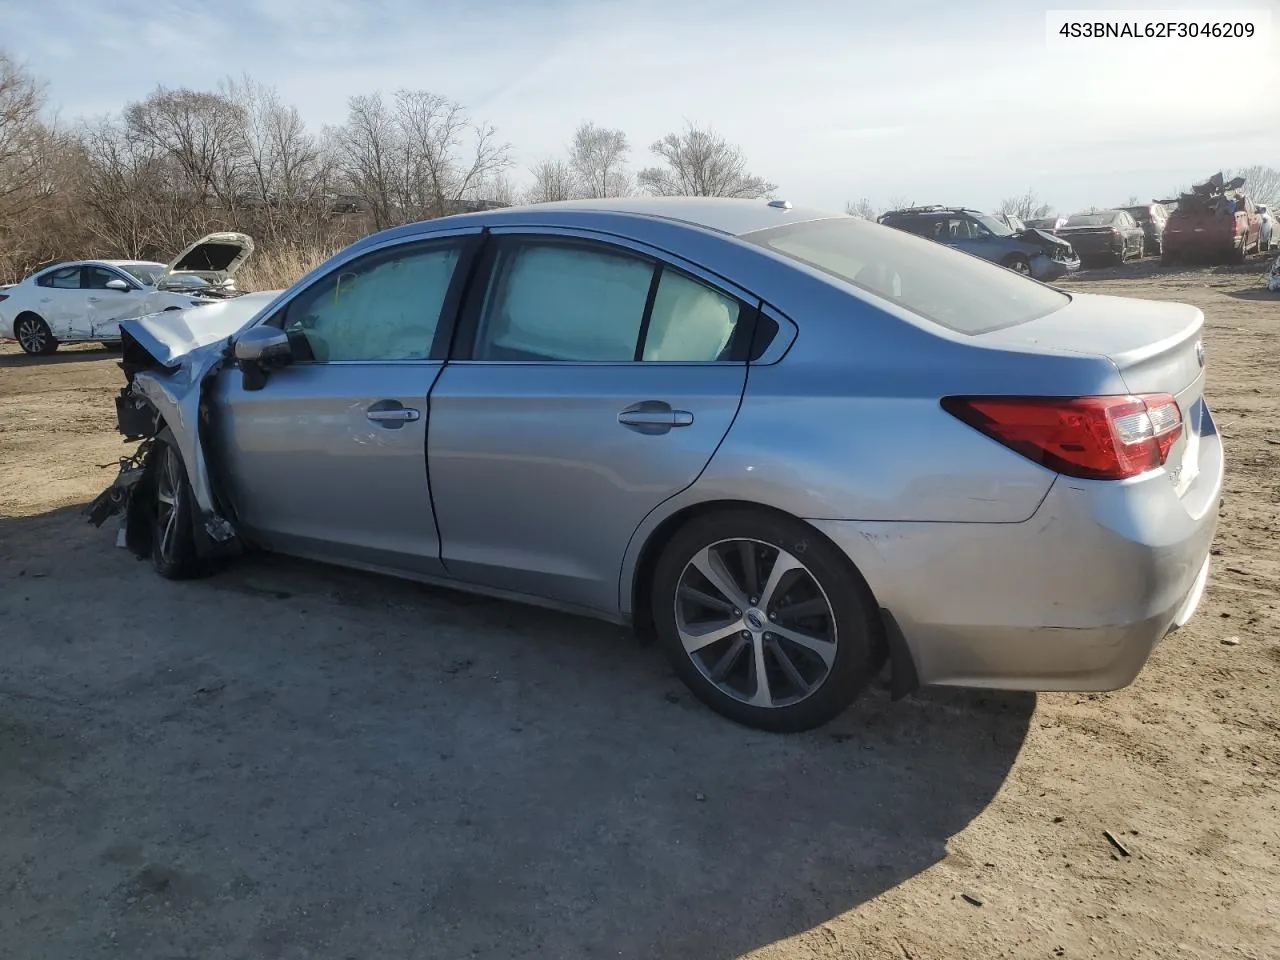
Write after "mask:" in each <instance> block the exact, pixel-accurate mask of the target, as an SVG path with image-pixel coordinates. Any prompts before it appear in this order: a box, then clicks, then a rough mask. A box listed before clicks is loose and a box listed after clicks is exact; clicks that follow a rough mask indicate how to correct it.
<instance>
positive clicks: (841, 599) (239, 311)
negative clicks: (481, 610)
mask: <svg viewBox="0 0 1280 960" xmlns="http://www.w3.org/2000/svg"><path fill="white" fill-rule="evenodd" d="M1203 324H1204V317H1203V315H1202V314H1201V312H1200V311H1199V310H1197V309H1195V308H1193V307H1190V306H1185V305H1181V304H1171V303H1153V302H1146V301H1140V300H1131V299H1117V298H1112V297H1103V296H1092V295H1088V294H1068V293H1064V292H1062V291H1059V290H1057V289H1055V288H1053V287H1050V286H1046V285H1044V284H1041V283H1038V282H1036V281H1034V280H1031V279H1028V278H1025V277H1022V276H1019V275H1018V274H1016V273H1014V272H1012V271H1009V270H1006V269H1004V268H1002V267H999V266H996V265H993V264H990V263H986V262H984V261H982V260H979V259H977V258H975V257H971V256H968V255H966V254H964V253H959V252H957V251H954V250H950V249H948V248H946V247H944V246H941V245H939V244H935V243H932V242H930V241H928V240H924V239H921V238H919V237H914V236H911V235H910V234H907V233H903V232H901V231H898V230H893V229H890V228H888V227H882V226H879V225H877V224H874V223H868V222H866V221H862V220H858V219H855V218H852V217H848V216H843V215H833V214H827V213H822V212H819V211H813V210H801V209H795V208H792V207H791V205H790V204H787V203H785V202H780V201H771V202H766V201H763V200H761V201H750V200H710V199H688V198H673V199H663V200H657V199H627V200H600V201H575V202H569V203H556V204H544V205H538V206H529V207H523V208H508V209H503V210H494V211H486V212H484V213H478V214H468V215H463V216H455V217H447V218H444V219H441V220H433V221H430V222H427V223H419V224H413V225H410V226H406V227H400V228H396V229H393V230H389V231H386V232H383V233H379V234H376V235H374V236H371V237H368V238H366V239H364V240H362V241H360V242H358V243H356V244H355V245H353V246H352V247H350V248H349V249H347V250H345V251H344V252H342V253H340V254H338V255H337V256H335V257H334V258H333V259H332V260H330V261H329V262H328V263H325V264H324V265H323V266H321V267H320V268H318V269H317V270H315V271H313V272H312V273H311V274H309V275H307V276H306V277H304V278H303V279H302V280H300V281H299V282H298V283H296V284H295V285H294V286H293V287H291V288H290V289H288V290H286V291H283V292H281V293H269V294H254V295H247V296H244V297H240V298H237V299H235V300H231V301H228V302H226V303H221V304H215V305H211V306H204V307H200V308H199V309H198V310H191V311H185V312H183V313H180V314H170V315H159V316H152V317H146V318H142V319H139V320H134V321H128V322H126V323H124V324H123V334H124V355H123V364H122V365H123V367H124V369H125V372H126V376H127V378H128V384H127V386H126V387H125V388H124V389H123V390H122V391H121V394H120V397H119V398H118V400H117V415H118V418H119V423H120V429H121V431H122V432H123V433H125V434H126V436H128V437H131V438H134V439H138V440H141V441H142V443H141V444H140V446H139V448H138V452H137V455H136V456H135V457H133V458H132V459H131V460H129V461H127V462H125V463H124V464H123V465H122V469H121V472H120V475H119V477H118V478H117V480H116V481H115V482H114V483H113V485H112V486H111V487H110V488H109V489H108V490H106V491H104V492H103V494H102V495H101V497H99V499H98V501H96V502H95V504H94V506H93V508H92V511H91V514H92V516H91V519H92V520H93V521H94V522H96V523H99V524H101V523H102V522H104V520H105V519H106V517H108V516H110V515H112V514H113V513H120V512H123V518H122V521H121V533H120V538H121V541H122V542H123V543H124V544H125V545H127V546H129V547H130V548H132V549H133V550H134V551H135V552H136V553H138V554H139V555H142V556H150V558H151V560H152V562H153V564H154V566H155V568H156V569H157V570H158V571H159V572H160V574H162V575H163V576H166V577H190V576H194V575H197V574H203V573H207V572H209V571H210V570H211V569H213V568H214V566H215V565H216V563H217V562H218V561H220V560H221V559H222V558H225V557H227V556H230V555H233V554H235V553H238V552H239V551H242V550H245V549H264V550H270V551H279V552H281V553H286V554H293V555H297V556H304V557H311V558H318V559H322V560H327V561H331V562H334V563H339V564H345V565H349V566H352V567H359V568H364V569H368V570H376V571H383V572H386V573H390V574H395V575H399V576H404V577H410V578H414V579H417V580H421V581H424V582H427V583H437V584H447V585H449V586H453V587H461V588H463V589H468V590H473V591H476V592H479V593H485V594H491V595H494V596H499V597H507V598H511V599H517V600H523V601H527V602H530V603H537V604H544V605H549V606H554V607H557V608H561V609H565V610H570V611H576V612H579V613H583V614H587V615H589V616H594V617H601V618H604V619H607V620H612V621H616V622H620V623H630V624H633V625H635V626H636V628H637V629H638V630H639V631H641V632H642V633H644V634H648V635H651V636H655V637H656V638H657V639H658V641H659V642H660V643H661V645H662V646H663V647H664V648H665V650H666V652H667V654H668V655H669V656H670V658H671V661H672V663H673V664H674V665H675V669H676V671H677V672H678V673H679V675H680V676H681V677H682V678H683V680H684V681H685V682H686V683H687V684H688V685H689V687H690V688H691V689H692V690H693V692H694V693H695V694H696V695H697V696H698V697H700V698H701V699H702V700H703V701H704V702H705V703H706V704H708V705H709V706H710V707H712V708H713V709H715V710H717V711H719V712H720V713H722V714H724V715H725V716H727V717H730V718H732V719H733V720H736V721H738V722H741V723H744V724H749V725H751V726H755V727H760V728H765V729H770V730H780V731H794V730H802V729H807V728H812V727H814V726H817V725H819V724H822V723H824V722H826V721H828V720H830V719H831V718H832V717H834V716H836V715H837V714H838V713H839V712H841V711H842V710H843V709H844V708H845V707H846V706H847V705H848V704H849V703H850V702H851V701H852V700H853V699H854V698H855V697H856V696H857V695H858V693H859V692H860V691H861V690H863V688H864V687H865V686H866V685H867V684H868V682H869V681H871V680H872V679H873V678H874V677H875V675H876V674H877V673H878V671H879V670H880V669H881V668H882V666H883V665H884V663H885V661H886V660H887V661H888V662H889V664H890V684H891V689H892V691H893V693H894V695H895V696H901V695H904V694H906V693H908V692H910V691H911V690H912V689H914V688H916V687H917V686H919V685H924V684H954V685H965V686H982V687H998V688H1006V689H1020V690H1107V689H1114V688H1117V687H1120V686H1123V685H1125V684H1128V683H1129V682H1131V681H1132V680H1133V679H1134V678H1135V676H1136V675H1137V674H1138V672H1139V671H1140V670H1141V669H1142V667H1143V665H1144V663H1145V662H1146V660H1147V657H1148V655H1149V654H1150V652H1151V650H1152V648H1153V647H1154V646H1155V645H1156V644H1157V643H1158V642H1159V641H1160V640H1161V638H1162V637H1164V636H1165V635H1166V634H1167V633H1168V632H1169V631H1170V630H1172V629H1174V628H1176V627H1178V626H1180V625H1181V624H1183V623H1185V622H1186V621H1187V620H1188V619H1189V618H1190V616H1191V615H1192V613H1193V612H1194V611H1195V609H1196V606H1197V604H1198V603H1199V600H1200V596H1201V594H1202V592H1203V590H1204V585H1205V580H1206V577H1207V575H1208V570H1209V552H1210V543H1211V541H1212V539H1213V536H1214V530H1215V526H1216V523H1217V515H1218V498H1219V492H1220V490H1221V487H1222V482H1223V453H1222V445H1221V442H1220V440H1219V436H1218V432H1217V429H1216V428H1215V425H1214V420H1213V417H1212V415H1211V414H1210V412H1209V408H1208V406H1207V405H1206V404H1205V401H1204V398H1203V395H1202V392H1203V387H1204V382H1205V374H1204V350H1203V347H1202V345H1201V339H1200V338H1201V332H1202V327H1203Z"/></svg>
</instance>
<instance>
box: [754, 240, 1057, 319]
mask: <svg viewBox="0 0 1280 960" xmlns="http://www.w3.org/2000/svg"><path fill="white" fill-rule="evenodd" d="M740 239H742V240H745V241H747V242H750V243H754V244H756V245H758V246H761V247H763V248H765V249H767V250H772V251H773V252H775V253H778V254H781V255H782V256H784V257H787V258H789V259H792V260H795V261H797V262H799V263H803V264H806V265H807V266H810V267H813V268H815V269H817V270H820V271H822V272H823V273H826V274H828V275H829V276H832V277H835V278H837V279H839V280H843V281H845V282H846V283H850V284H852V285H853V286H855V287H857V288H859V289H861V290H865V291H867V292H868V293H873V294H875V295H876V296H878V297H882V298H883V299H885V300H888V301H890V302H892V303H894V304H897V305H898V306H900V307H902V308H904V309H906V310H908V311H910V312H911V313H914V314H916V315H917V316H919V317H922V318H924V319H925V320H928V321H930V322H932V323H935V324H937V325H938V326H941V327H945V328H946V329H948V330H952V331H954V332H956V333H960V334H966V335H969V336H976V335H978V334H981V333H989V332H991V331H993V330H1002V329H1005V328H1007V327H1012V326H1016V325H1018V324H1020V323H1026V322H1028V321H1030V320H1035V319H1036V318H1038V317H1043V316H1045V315H1047V314H1050V313H1053V312H1054V311H1055V310H1059V309H1061V308H1062V307H1064V306H1066V305H1067V304H1068V303H1070V302H1071V298H1070V297H1068V296H1067V295H1066V294H1064V293H1061V292H1060V291H1058V290H1055V289H1054V288H1052V287H1049V286H1046V285H1044V284H1042V283H1038V282H1036V281H1035V280H1031V279H1028V278H1026V277H1023V276H1021V275H1020V274H1018V273H1015V272H1014V271H1012V270H1008V269H1006V268H1004V267H1001V266H998V265H996V264H993V263H990V262H988V261H986V260H982V259H980V258H978V257H975V256H970V255H969V254H967V253H962V252H960V251H958V250H954V249H952V248H950V247H947V246H944V245H942V244H938V243H934V242H933V241H931V240H925V239H922V238H921V237H916V236H913V235H911V234H910V233H906V232H903V231H901V230H894V229H886V228H885V227H884V226H881V225H878V224H873V223H868V222H866V221H863V220H858V219H856V218H854V217H848V218H843V217H836V218H832V219H829V220H813V221H809V222H808V223H797V224H789V225H787V226H784V227H772V228H770V229H768V230H760V231H757V232H755V233H748V234H745V235H743V236H742V237H741V238H740Z"/></svg>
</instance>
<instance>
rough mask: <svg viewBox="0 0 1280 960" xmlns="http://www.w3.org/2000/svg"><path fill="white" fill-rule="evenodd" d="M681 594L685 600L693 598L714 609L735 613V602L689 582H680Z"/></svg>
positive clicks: (695, 601)
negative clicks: (723, 598)
mask: <svg viewBox="0 0 1280 960" xmlns="http://www.w3.org/2000/svg"><path fill="white" fill-rule="evenodd" d="M680 596H681V597H682V598H683V599H685V600H692V601H693V602H694V603H700V604H702V606H704V607H709V608H711V609H712V610H723V611H724V612H725V613H733V610H734V607H733V604H732V603H730V602H729V601H728V600H722V599H721V598H720V597H715V596H712V595H711V594H709V593H707V592H706V591H705V590H699V589H698V588H697V587H691V586H689V584H687V583H681V584H680Z"/></svg>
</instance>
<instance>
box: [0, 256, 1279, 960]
mask: <svg viewBox="0 0 1280 960" xmlns="http://www.w3.org/2000/svg"><path fill="white" fill-rule="evenodd" d="M1260 269H1261V267H1260V264H1257V263H1255V264H1252V265H1250V266H1249V267H1247V268H1235V269H1230V268H1219V269H1216V270H1188V271H1167V270H1165V271H1162V270H1161V269H1160V268H1159V267H1156V266H1154V265H1152V264H1150V263H1143V264H1138V265H1131V266H1128V267H1125V268H1123V269H1120V268H1117V269H1114V270H1107V271H1091V272H1089V273H1087V274H1084V275H1081V276H1080V277H1078V278H1075V279H1073V280H1071V281H1069V285H1070V286H1072V287H1074V288H1076V289H1085V290H1090V291H1097V292H1109V293H1118V294H1122V295H1126V296H1138V297H1151V298H1155V299H1174V300H1184V301H1188V302H1191V303H1195V304H1197V305H1199V306H1200V307H1202V308H1203V309H1204V310H1205V312H1206V314H1207V316H1208V320H1209V332H1208V334H1207V336H1206V345H1207V348H1208V356H1209V369H1210V383H1209V398H1210V402H1211V403H1212V404H1213V406H1214V408H1215V412H1216V414H1217V416H1218V419H1219V423H1220V425H1221V427H1222V430H1223V433H1224V434H1225V436H1226V438H1227V440H1226V442H1227V454H1228V460H1229V465H1228V469H1229V474H1228V481H1227V490H1226V493H1225V506H1224V516H1223V521H1222V526H1221V529H1220V533H1219V538H1218V542H1217V547H1216V552H1217V556H1216V557H1215V560H1214V569H1213V573H1212V578H1211V580H1210V585H1209V589H1208V592H1207V596H1206V599H1205V601H1204V604H1203V606H1202V607H1201V610H1200V612H1199V614H1198V615H1197V616H1196V618H1195V619H1194V620H1193V621H1192V622H1191V624H1189V625H1188V626H1187V627H1186V628H1185V629H1184V630H1182V631H1179V632H1178V633H1176V634H1174V635H1173V636H1171V637H1170V638H1169V639H1168V640H1167V641H1166V642H1165V643H1164V644H1162V645H1161V646H1160V647H1159V648H1158V649H1157V651H1156V652H1155V654H1154V655H1153V657H1152V659H1151V662H1150V664H1149V665H1148V667H1147V669H1146V670H1145V671H1144V672H1143V674H1142V675H1141V676H1140V677H1139V678H1138V680H1137V681H1136V682H1135V683H1134V684H1133V685H1132V686H1130V687H1128V688H1127V689H1125V690H1122V691H1119V692H1116V693H1112V694H1101V695H1074V694H1047V695H1042V696H1039V697H1033V696H1030V695H1014V694H997V693H990V692H968V691H925V692H922V693H920V694H918V695H916V696H914V697H912V698H909V699H907V700H905V701H902V702H900V703H897V704H891V703H889V702H888V699H887V696H886V694H885V693H884V691H883V690H880V689H877V690H876V691H873V692H872V693H871V694H870V695H869V696H868V697H867V698H865V699H864V700H863V701H862V702H860V703H859V704H857V705H856V706H855V707H854V708H853V709H852V710H850V711H849V712H848V713H847V714H846V715H845V716H843V717H842V718H840V719H839V720H838V721H836V722H835V723H834V724H832V725H831V726H829V727H826V728H824V729H822V730H819V731H816V732H814V733H810V734H805V735H802V736H793V737H778V736H769V735H766V734H760V733H755V732H751V731H747V730H743V729H740V728H738V727H735V726H733V725H731V724H729V723H727V722H725V721H722V720H720V719H719V718H717V717H715V716H714V715H712V714H710V713H709V712H708V711H706V710H705V709H703V708H702V707H700V706H699V705H697V704H696V703H695V702H694V701H693V700H692V698H690V697H689V696H687V695H686V694H685V692H684V690H683V688H682V687H681V686H680V684H679V683H678V682H677V681H676V680H675V678H674V677H673V676H671V674H670V673H669V671H668V670H667V669H666V666H665V664H664V663H663V662H662V660H661V657H660V655H659V653H658V651H656V650H655V649H652V648H645V647H641V646H639V645H638V644H637V643H636V642H635V641H634V640H633V639H631V638H630V637H629V636H627V635H626V634H624V633H623V632H621V631H619V630H617V629H614V628H610V627H605V626H601V625H598V624H594V623H590V622H587V621H582V620H577V619H573V618H570V617H566V616H560V615H557V614H553V613H547V612H543V611H537V610H531V609H524V608H522V607H518V606H514V605H510V604H504V603H498V602H492V601H488V600H478V599H473V598H469V597H466V596H463V595H460V594H455V593H451V592H449V591H444V590H433V589H427V588H424V587H420V586H416V585H413V584H406V583H400V582H396V581H391V580H387V579H382V578H378V577H374V576H369V575H364V574H360V573H354V572H348V571H342V570H336V569H331V568H325V567H321V566H318V565H315V564H310V563H303V562H298V561H293V560H287V559H280V558H269V557H257V558H251V559H247V560H242V561H240V562H237V563H236V564H235V565H233V566H231V567H230V568H228V569H227V570H226V571H225V572H223V573H220V574H219V575H217V576H216V577H214V578H212V579H209V580H204V581H198V582H190V583H170V582H166V581H163V580H161V579H159V578H157V577H156V576H154V575H153V574H152V573H151V572H150V569H149V567H148V565H146V564H144V563H139V562H137V561H135V560H134V559H133V558H132V557H131V556H130V555H128V554H127V553H126V552H125V551H122V550H118V549H115V548H114V546H113V542H112V541H113V537H112V532H111V530H110V529H104V530H95V529H93V528H92V527H90V526H88V525H87V524H86V523H85V522H84V520H83V518H82V516H81V514H80V510H81V507H82V505H83V504H84V503H85V502H87V501H88V500H89V499H91V498H92V497H93V495H95V494H96V493H97V492H98V491H99V490H100V489H101V488H102V487H103V486H105V484H106V483H107V482H109V480H110V478H111V476H112V470H110V469H107V470H102V469H99V468H98V466H99V465H102V464H111V463H113V462H114V460H115V458H116V457H117V456H118V455H119V454H120V453H121V451H122V449H123V445H122V444H121V443H120V438H119V436H118V435H116V434H115V433H114V432H113V416H112V406H111V396H112V394H113V392H114V391H115V389H116V388H117V387H118V386H119V384H120V382H121V381H120V372H119V370H118V369H117V368H116V366H115V356H114V355H113V354H110V353H108V352H106V351H104V350H100V349H97V348H92V347H84V348H72V349H66V350H64V351H61V352H59V353H58V354H57V355H55V356H53V357H51V358H42V359H39V360H37V359H32V358H26V357H23V356H21V355H20V354H19V353H18V352H17V349H16V347H15V346H14V345H12V344H6V345H2V346H0V638H2V641H0V653H2V655H3V667H2V668H0V944H2V946H0V955H3V956H12V957H15V958H23V960H40V958H50V960H54V958H56V960H66V958H83V960H92V958H107V957H129V958H151V957H155V958H165V960H171V958H200V960H218V958H254V960H267V958H320V957H323V958H337V960H344V958H366V957H368V958H372V957H378V958H383V957H432V958H436V957H439V958H455V957H456V958H463V957H493V958H515V957H587V956H590V957H600V956H616V957H628V958H630V957H635V958H648V957H678V956H679V957H697V958H716V957H738V956H744V955H752V956H758V957H761V958H765V957H767V958H809V957H847V958H868V960H871V958H874V960H882V958H883V960H890V958H891V960H903V958H908V960H926V958H928V960H933V958H938V960H942V958H947V960H950V958H958V957H974V958H977V957H982V958H996V957H1017V958H1022V957H1123V958H1126V960H1138V958H1160V960H1170V958H1183V957H1186V958H1205V957H1213V958H1225V957H1247V958H1264V957H1275V956H1280V810H1278V808H1277V800H1278V798H1280V787H1278V780H1277V774H1278V773H1280V736H1278V734H1280V684H1278V683H1277V681H1276V671H1277V667H1278V666H1280V642H1277V629H1276V628H1277V622H1278V621H1277V616H1278V615H1277V596H1276V573H1277V566H1278V565H1280V550H1277V544H1276V540H1277V512H1278V511H1280V469H1277V468H1278V466H1280V402H1278V400H1277V391H1276V386H1275V384H1276V369H1277V366H1278V365H1280V339H1278V337H1280V297H1277V296H1274V295H1267V294H1266V293H1265V292H1263V291H1262V290H1261V289H1260V288H1259V272H1260ZM1104 831H1109V832H1110V833H1111V835H1112V836H1113V837H1114V838H1115V840H1116V841H1117V843H1116V844H1113V843H1112V842H1111V841H1109V840H1108V838H1107V836H1106V833H1105V832H1104ZM1118 847H1123V848H1124V851H1125V852H1124V853H1122V852H1121V851H1120V850H1119V849H1118Z"/></svg>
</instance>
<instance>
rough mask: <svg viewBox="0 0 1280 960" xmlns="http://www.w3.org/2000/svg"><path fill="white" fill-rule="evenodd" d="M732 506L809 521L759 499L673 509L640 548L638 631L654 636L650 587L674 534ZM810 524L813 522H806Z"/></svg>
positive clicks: (635, 606) (634, 599) (634, 610)
mask: <svg viewBox="0 0 1280 960" xmlns="http://www.w3.org/2000/svg"><path fill="white" fill-rule="evenodd" d="M728 510H754V511H756V512H757V513H771V514H774V515H775V516H779V517H785V518H786V519H788V520H792V521H795V520H799V522H800V523H804V522H805V521H803V520H800V518H798V517H795V516H792V515H791V514H790V513H787V512H786V511H785V510H779V509H777V508H776V507H769V506H765V505H763V504H759V503H751V502H750V501H747V500H710V501H707V502H705V503H695V504H693V505H692V506H688V507H685V508H684V509H683V510H678V511H676V512H675V513H673V514H672V515H671V516H669V517H667V519H665V520H663V521H662V523H660V524H658V526H657V528H656V529H655V530H654V531H653V532H652V533H651V534H649V539H648V540H646V541H645V544H644V547H643V548H642V549H641V550H640V559H639V561H638V562H637V563H636V570H635V576H634V577H633V579H632V583H631V620H632V623H633V624H634V625H635V629H636V632H637V633H638V634H640V635H641V636H642V637H645V638H646V639H648V638H651V637H652V636H653V616H652V612H651V610H650V599H651V596H650V589H651V587H652V584H653V571H654V567H655V566H656V565H657V563H658V558H659V557H661V556H662V551H663V550H664V549H665V548H666V546H667V544H668V543H670V542H671V538H672V537H674V536H675V534H676V531H678V530H679V529H680V528H681V527H683V526H684V525H685V524H687V523H689V522H691V521H693V520H694V519H696V518H698V517H704V516H706V515H708V514H711V513H722V512H725V511H728ZM806 526H809V525H808V524H806ZM809 529H810V530H812V531H813V535H814V536H815V537H818V538H820V539H822V540H825V541H826V542H827V543H829V544H831V540H830V538H829V537H827V536H826V534H824V533H823V532H822V531H821V530H819V529H818V528H817V527H813V526H809ZM831 546H832V548H833V549H835V550H836V551H837V552H838V553H839V554H840V556H842V557H844V561H845V563H846V564H848V566H849V572H850V573H851V574H853V575H854V576H856V577H857V578H858V579H859V580H860V581H862V585H863V586H864V587H865V588H866V591H867V595H868V596H869V597H871V598H872V600H873V603H872V607H873V609H874V610H875V611H876V612H877V613H878V612H879V610H880V607H879V605H878V604H877V603H875V602H874V600H875V596H874V594H873V593H872V592H871V587H870V586H869V585H868V584H867V581H866V578H865V577H863V575H862V571H860V570H859V569H858V568H857V566H856V565H855V564H854V562H853V561H852V560H850V559H849V557H848V556H847V555H846V554H845V553H844V551H843V550H840V549H839V548H838V547H836V546H835V544H831Z"/></svg>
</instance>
